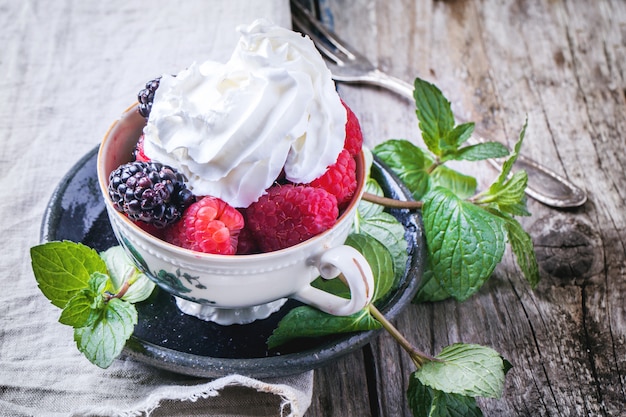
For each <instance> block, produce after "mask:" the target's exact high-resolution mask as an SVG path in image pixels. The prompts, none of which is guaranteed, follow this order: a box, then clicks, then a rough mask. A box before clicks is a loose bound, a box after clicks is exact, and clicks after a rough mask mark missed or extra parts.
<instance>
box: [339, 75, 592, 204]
mask: <svg viewBox="0 0 626 417" xmlns="http://www.w3.org/2000/svg"><path fill="white" fill-rule="evenodd" d="M369 75H370V76H369V77H367V78H366V79H361V80H357V79H354V80H343V79H337V80H336V81H339V82H347V83H351V82H353V83H366V84H371V85H376V86H378V87H383V88H386V89H387V90H390V91H392V92H394V93H396V94H399V95H401V96H404V97H406V98H408V99H410V100H413V90H414V88H413V86H412V85H411V84H409V83H407V82H405V81H403V80H400V79H398V78H395V77H392V76H390V75H389V74H386V73H384V72H382V71H379V70H375V71H373V72H371V73H370V74H369ZM486 141H487V140H486V139H485V138H483V137H482V136H480V135H478V134H474V135H473V136H472V137H471V138H470V142H472V143H479V142H486ZM487 161H488V162H489V163H490V164H491V165H492V166H494V167H495V168H496V169H498V170H501V169H502V164H501V163H500V162H499V161H497V160H494V159H488V160H487ZM514 165H515V166H514V170H515V169H517V170H524V171H526V173H527V174H528V186H527V187H526V194H528V195H529V196H531V197H532V198H534V199H535V200H537V201H539V202H541V203H543V204H545V205H547V206H550V207H555V208H571V207H579V206H581V205H583V204H584V203H585V201H587V194H586V193H585V191H583V190H582V189H581V188H579V187H577V186H576V185H574V184H573V183H571V182H570V181H568V180H567V179H565V178H563V177H562V176H560V175H559V174H557V173H556V172H554V171H552V170H551V169H549V168H547V167H545V166H543V165H540V164H539V163H538V162H536V161H534V160H532V159H530V158H527V157H524V156H523V155H519V156H518V158H517V160H516V162H515V164H514Z"/></svg>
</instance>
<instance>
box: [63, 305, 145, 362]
mask: <svg viewBox="0 0 626 417" xmlns="http://www.w3.org/2000/svg"><path fill="white" fill-rule="evenodd" d="M135 324H137V310H136V309H135V306H134V305H133V304H131V303H129V302H127V301H123V300H120V299H118V298H113V299H111V300H109V302H107V303H106V305H105V307H104V308H103V309H102V310H101V311H100V312H99V314H98V318H97V319H96V320H94V323H93V324H92V325H91V326H88V327H81V328H77V329H74V340H75V341H76V345H77V347H78V349H79V350H80V351H81V352H82V353H83V354H84V355H85V357H86V358H87V359H89V361H90V362H91V363H93V364H95V365H97V366H99V367H101V368H108V367H109V366H110V365H111V364H112V363H113V361H114V360H115V358H117V357H118V356H119V355H120V353H122V349H123V348H124V345H125V344H126V341H127V340H128V338H129V337H130V336H131V335H132V333H133V329H134V326H135Z"/></svg>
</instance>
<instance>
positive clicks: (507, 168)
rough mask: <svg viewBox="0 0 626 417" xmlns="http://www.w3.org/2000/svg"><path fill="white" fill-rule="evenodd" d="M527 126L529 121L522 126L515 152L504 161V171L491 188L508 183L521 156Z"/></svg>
mask: <svg viewBox="0 0 626 417" xmlns="http://www.w3.org/2000/svg"><path fill="white" fill-rule="evenodd" d="M527 126H528V119H526V120H525V121H524V126H522V130H521V131H520V134H519V138H518V140H517V142H516V143H515V146H514V147H513V151H512V152H511V154H510V155H509V157H508V158H507V159H506V161H504V164H502V171H500V175H499V176H498V179H497V180H496V182H495V183H494V184H493V185H492V186H491V187H498V186H501V185H502V184H504V183H505V182H506V179H507V178H508V177H509V174H510V173H511V169H512V168H513V164H514V163H515V161H516V160H517V157H518V156H519V152H520V149H521V147H522V142H523V141H524V136H526V127H527ZM490 191H491V190H490Z"/></svg>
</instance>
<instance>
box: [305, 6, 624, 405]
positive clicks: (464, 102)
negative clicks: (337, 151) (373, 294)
mask: <svg viewBox="0 0 626 417" xmlns="http://www.w3.org/2000/svg"><path fill="white" fill-rule="evenodd" d="M327 3H328V4H329V5H330V8H331V10H332V11H333V17H334V24H335V29H336V31H337V32H338V33H339V34H340V35H341V36H342V37H344V38H346V40H348V41H349V42H351V43H352V44H353V45H354V46H356V47H358V48H359V49H360V50H361V51H363V52H364V53H365V54H366V55H367V56H368V57H369V58H371V59H372V60H373V61H375V62H376V63H378V64H379V65H380V66H381V68H382V69H384V70H386V71H388V72H390V73H392V74H393V75H396V76H398V77H401V78H404V79H407V80H411V79H412V78H413V77H415V76H416V75H419V76H421V77H423V78H427V79H429V80H431V81H433V82H435V83H436V84H437V85H438V86H439V87H440V88H441V89H442V90H443V91H444V93H445V94H446V95H447V96H448V98H449V99H450V100H451V102H452V104H453V107H454V109H455V110H456V111H457V112H458V113H460V114H462V115H463V116H465V117H468V118H470V119H471V120H474V121H476V122H477V124H478V125H479V126H481V127H482V128H484V129H486V130H487V132H489V133H490V134H491V135H492V136H493V137H495V138H498V139H499V140H502V141H505V142H507V143H508V144H512V143H513V142H514V141H515V140H516V138H517V135H518V133H519V130H520V128H521V125H522V124H523V122H524V119H525V118H526V117H528V120H529V127H528V131H527V136H526V142H525V145H524V153H525V154H526V155H528V156H530V157H532V158H534V159H536V160H538V161H539V162H541V163H543V164H545V165H548V166H550V167H551V168H552V169H553V170H554V171H556V172H557V173H559V174H561V175H563V176H565V177H567V178H569V179H570V180H571V181H573V182H575V183H576V184H578V185H580V186H582V187H583V188H584V189H586V190H587V191H588V193H589V202H588V203H587V204H585V205H584V206H583V207H581V208H579V209H575V210H568V211H557V210H554V209H550V208H547V207H545V206H543V205H541V204H539V203H537V202H535V201H533V200H529V208H530V210H531V212H532V213H533V215H532V216H531V217H530V218H524V219H522V223H523V224H524V226H525V228H526V230H527V231H529V233H530V234H531V236H532V237H533V240H534V242H535V245H536V250H537V255H538V259H539V261H540V267H541V274H542V281H541V283H540V284H539V286H538V287H537V289H535V290H534V291H533V290H531V289H530V288H529V286H528V284H526V283H525V282H523V279H522V277H521V274H520V273H519V272H518V270H517V268H516V266H515V261H514V258H513V256H512V255H511V254H510V253H507V254H506V255H505V259H504V261H503V263H502V264H501V265H500V266H499V267H498V268H497V269H496V272H495V273H494V276H493V277H492V279H491V280H490V282H489V283H488V284H487V285H486V286H485V287H484V288H483V290H481V291H480V293H479V294H477V295H476V296H474V297H473V298H471V299H470V300H468V301H466V302H464V303H461V304H459V303H456V302H452V301H446V302H441V303H436V304H426V305H413V306H410V307H409V308H408V309H407V311H406V312H405V313H404V314H403V315H402V316H401V317H400V318H399V319H398V320H397V325H398V327H399V328H400V329H401V330H402V331H403V332H405V333H406V334H407V335H408V337H409V339H410V340H412V341H413V342H414V343H415V344H416V346H417V347H419V348H420V349H422V350H424V351H426V352H427V353H437V352H438V351H439V350H440V349H441V348H442V347H443V346H446V345H448V344H450V343H453V342H457V341H463V342H471V343H480V344H484V345H488V346H492V347H493V348H495V349H496V350H498V351H499V352H501V353H502V354H503V355H504V356H505V357H506V358H507V359H509V360H510V361H511V362H512V363H513V364H514V366H515V368H514V369H513V370H512V371H510V373H509V375H508V376H507V383H506V388H505V394H504V397H503V398H502V399H499V400H491V399H490V400H480V403H481V406H482V408H483V411H484V412H485V415H489V416H501V415H506V416H508V415H523V416H538V415H540V416H549V415H561V416H592V415H593V416H598V415H599V416H613V415H620V413H623V412H624V410H626V388H625V385H626V376H625V375H626V307H625V303H624V296H625V295H626V280H625V278H626V276H625V275H626V256H625V253H626V248H625V246H626V243H625V242H626V232H625V230H626V214H625V210H624V206H625V199H626V191H624V190H625V189H626V174H625V170H624V169H623V166H624V165H625V164H626V156H625V155H626V154H625V153H624V151H623V149H624V145H625V140H624V135H623V132H624V131H625V129H626V100H625V87H626V85H625V78H626V77H625V73H626V69H625V66H626V65H625V63H626V60H625V58H626V39H625V37H626V3H625V2H623V1H620V0H598V1H594V2H587V1H582V0H577V1H565V0H552V1H548V0H546V1H517V0H504V1H503V0H456V1H452V0H450V1H443V0H441V1H431V0H418V1H410V0H396V1H392V2H382V1H375V0H360V1H350V2H348V1H343V0H328V1H327ZM340 91H341V94H342V95H343V96H344V98H345V99H346V101H347V102H348V103H349V104H350V105H351V106H352V108H353V110H354V111H355V112H356V113H357V114H358V115H359V116H360V119H361V122H362V125H363V130H364V133H365V136H366V142H367V144H368V145H370V146H372V145H375V144H377V143H379V142H381V141H383V140H385V139H388V138H407V139H411V140H415V141H416V143H420V140H419V138H417V133H416V131H417V122H416V120H415V116H414V114H413V113H412V111H411V105H410V103H408V102H407V101H406V100H403V99H401V98H398V97H395V96H394V95H393V94H390V93H387V92H383V91H379V90H377V89H373V88H355V87H348V86H341V87H340ZM472 174H474V175H478V176H480V177H481V178H482V179H483V181H488V180H489V179H490V178H493V176H494V175H495V173H494V172H493V170H491V168H488V167H487V165H485V166H484V169H481V171H480V172H473V173H472ZM372 349H373V350H372V355H373V357H374V359H375V361H374V364H375V369H376V374H375V375H376V377H377V378H378V380H377V387H378V397H377V399H376V401H375V402H376V403H377V406H376V407H375V408H378V409H375V411H374V412H375V413H377V414H378V415H382V416H392V415H393V416H408V415H410V412H409V411H408V408H407V405H406V401H405V398H404V390H405V389H406V386H407V378H408V375H409V373H410V371H411V370H412V365H411V362H410V360H409V359H408V357H407V356H406V355H405V354H404V353H403V352H401V351H400V350H399V349H398V347H397V345H396V344H395V342H393V341H392V340H391V338H390V337H388V336H386V335H385V336H382V337H380V338H379V339H378V340H376V341H375V342H374V343H372ZM322 378H330V379H329V381H334V375H332V373H329V374H327V375H323V376H320V374H318V379H319V380H320V382H318V384H320V385H326V384H330V383H331V382H321V381H322ZM342 378H343V377H342ZM313 400H314V402H315V401H316V396H315V394H314V398H313ZM325 401H328V398H326V399H325ZM333 401H338V402H339V401H341V400H340V399H338V398H335V399H334V400H333ZM366 402H367V401H365V400H364V403H366ZM312 410H317V409H314V408H312ZM310 415H311V416H316V415H341V413H338V414H317V413H316V412H315V411H312V412H311V413H310ZM343 415H345V414H343Z"/></svg>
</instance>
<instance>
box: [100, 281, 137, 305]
mask: <svg viewBox="0 0 626 417" xmlns="http://www.w3.org/2000/svg"><path fill="white" fill-rule="evenodd" d="M130 285H131V282H130V280H126V281H124V283H123V284H122V286H121V287H120V289H119V290H118V291H117V293H116V294H111V293H107V294H106V296H105V301H109V300H111V299H113V298H122V297H123V296H124V295H126V291H128V289H129V288H130Z"/></svg>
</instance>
